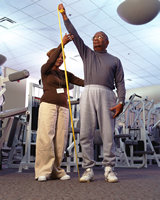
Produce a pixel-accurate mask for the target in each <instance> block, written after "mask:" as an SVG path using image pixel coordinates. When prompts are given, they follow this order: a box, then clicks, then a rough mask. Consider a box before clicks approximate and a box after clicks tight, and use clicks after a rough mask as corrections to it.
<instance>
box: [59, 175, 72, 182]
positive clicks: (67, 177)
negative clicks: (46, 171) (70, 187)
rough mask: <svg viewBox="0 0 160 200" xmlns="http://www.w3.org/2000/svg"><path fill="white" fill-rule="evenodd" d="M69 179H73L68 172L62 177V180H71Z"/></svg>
mask: <svg viewBox="0 0 160 200" xmlns="http://www.w3.org/2000/svg"><path fill="white" fill-rule="evenodd" d="M69 179H71V177H70V176H69V175H67V174H66V175H64V176H62V177H61V178H60V180H62V181H65V180H69Z"/></svg>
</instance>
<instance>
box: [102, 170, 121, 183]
mask: <svg viewBox="0 0 160 200" xmlns="http://www.w3.org/2000/svg"><path fill="white" fill-rule="evenodd" d="M104 176H105V181H108V182H110V183H116V182H118V178H117V177H116V175H115V173H114V172H113V171H112V167H105V173H104Z"/></svg>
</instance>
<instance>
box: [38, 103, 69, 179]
mask: <svg viewBox="0 0 160 200" xmlns="http://www.w3.org/2000/svg"><path fill="white" fill-rule="evenodd" d="M68 122H69V110H68V108H65V107H60V106H57V105H55V104H49V103H45V102H42V103H41V104H40V107H39V116H38V130H37V139H36V161H35V179H37V178H38V177H39V176H46V177H47V178H50V177H51V178H60V177H62V176H64V175H65V174H66V173H65V170H64V169H62V168H60V165H61V162H62V159H63V155H64V150H65V148H66V144H67V138H68Z"/></svg>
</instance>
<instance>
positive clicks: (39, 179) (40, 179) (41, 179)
mask: <svg viewBox="0 0 160 200" xmlns="http://www.w3.org/2000/svg"><path fill="white" fill-rule="evenodd" d="M38 181H47V178H46V176H39V177H38Z"/></svg>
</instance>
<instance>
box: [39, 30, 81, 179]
mask: <svg viewBox="0 0 160 200" xmlns="http://www.w3.org/2000/svg"><path fill="white" fill-rule="evenodd" d="M71 40H73V36H72V35H71V34H68V35H67V34H65V36H64V37H63V45H64V46H65V45H66V44H67V43H68V42H70V41H71ZM61 51H62V47H61V44H60V45H59V46H58V47H57V48H56V49H52V50H50V51H49V52H48V53H47V56H48V57H49V59H48V60H47V62H46V63H45V64H44V65H43V66H42V68H41V78H42V83H43V91H44V94H43V95H42V97H41V103H40V108H39V116H38V130H37V140H36V161H35V179H38V181H47V179H60V180H68V179H70V176H69V175H67V174H66V172H65V170H64V169H62V168H60V165H61V162H62V159H63V154H64V150H65V147H66V143H67V137H68V122H69V110H68V103H67V89H66V82H65V72H64V71H63V70H60V69H59V67H60V66H61V65H62V63H63V55H62V52H61ZM67 75H68V82H69V83H72V84H76V85H79V86H84V81H83V80H82V79H80V78H78V77H76V76H74V75H73V74H72V73H69V72H67Z"/></svg>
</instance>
